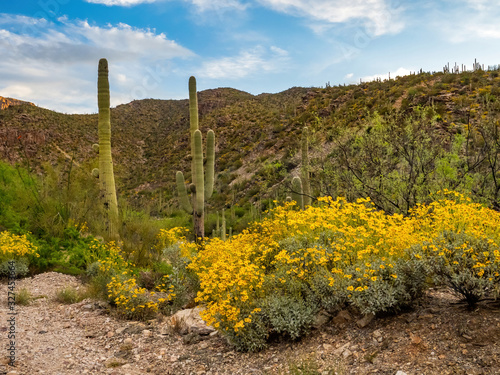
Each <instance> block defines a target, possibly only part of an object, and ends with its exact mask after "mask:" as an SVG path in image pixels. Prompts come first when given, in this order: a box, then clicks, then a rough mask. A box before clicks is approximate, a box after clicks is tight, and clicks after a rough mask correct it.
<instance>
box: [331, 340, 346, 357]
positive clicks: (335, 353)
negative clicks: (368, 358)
mask: <svg viewBox="0 0 500 375" xmlns="http://www.w3.org/2000/svg"><path fill="white" fill-rule="evenodd" d="M348 346H349V343H347V344H344V345H342V346H341V347H339V348H337V349H335V350H334V351H333V354H334V355H336V356H340V355H342V353H343V352H344V350H345V349H347V347H348Z"/></svg>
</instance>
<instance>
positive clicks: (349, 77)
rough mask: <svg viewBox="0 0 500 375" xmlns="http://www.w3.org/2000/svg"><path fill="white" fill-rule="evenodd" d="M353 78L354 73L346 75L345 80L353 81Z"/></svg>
mask: <svg viewBox="0 0 500 375" xmlns="http://www.w3.org/2000/svg"><path fill="white" fill-rule="evenodd" d="M352 77H354V73H348V74H346V75H345V77H344V79H351V78H352Z"/></svg>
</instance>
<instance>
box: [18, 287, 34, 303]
mask: <svg viewBox="0 0 500 375" xmlns="http://www.w3.org/2000/svg"><path fill="white" fill-rule="evenodd" d="M15 297H16V304H18V305H21V306H28V305H29V304H30V303H31V300H32V299H33V297H32V296H31V293H30V292H29V291H28V289H26V288H21V289H19V291H18V292H16V296H15Z"/></svg>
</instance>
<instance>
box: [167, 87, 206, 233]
mask: <svg viewBox="0 0 500 375" xmlns="http://www.w3.org/2000/svg"><path fill="white" fill-rule="evenodd" d="M189 123H190V133H191V158H192V159H191V176H192V180H193V182H192V183H191V184H190V185H189V190H190V191H191V202H190V201H189V197H188V194H187V189H186V184H185V182H184V174H183V173H182V172H180V171H178V172H177V174H176V182H177V190H178V194H179V199H180V203H181V206H182V208H183V209H184V210H185V211H186V212H187V213H189V214H192V215H193V228H194V234H195V238H196V239H200V238H203V237H205V223H204V221H205V218H204V216H205V200H206V199H209V198H210V197H211V196H212V193H213V190H214V163H215V134H214V132H213V131H212V130H209V131H208V133H207V159H206V170H205V173H204V171H203V147H202V139H201V132H200V130H199V127H198V98H197V92H196V79H195V78H194V77H190V78H189Z"/></svg>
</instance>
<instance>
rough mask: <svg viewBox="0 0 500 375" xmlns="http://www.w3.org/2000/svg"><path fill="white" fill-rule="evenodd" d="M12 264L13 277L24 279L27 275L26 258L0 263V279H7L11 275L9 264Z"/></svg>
mask: <svg viewBox="0 0 500 375" xmlns="http://www.w3.org/2000/svg"><path fill="white" fill-rule="evenodd" d="M11 261H12V262H14V276H15V277H16V278H19V277H24V276H26V275H27V274H28V271H29V269H28V265H29V261H28V260H27V259H26V258H20V259H14V260H6V261H3V262H2V263H0V277H2V276H4V277H9V275H11V268H12V266H11V263H10V262H11Z"/></svg>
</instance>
